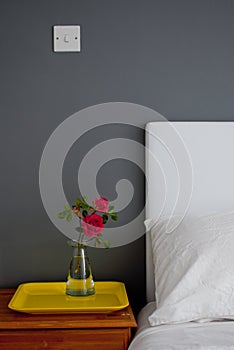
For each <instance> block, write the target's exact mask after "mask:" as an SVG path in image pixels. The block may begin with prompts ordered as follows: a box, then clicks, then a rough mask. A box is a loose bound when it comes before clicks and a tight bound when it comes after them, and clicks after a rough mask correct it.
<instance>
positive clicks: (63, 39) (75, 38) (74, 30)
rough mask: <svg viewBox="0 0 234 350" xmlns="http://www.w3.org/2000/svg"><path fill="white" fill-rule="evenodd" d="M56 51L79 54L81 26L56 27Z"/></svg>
mask: <svg viewBox="0 0 234 350" xmlns="http://www.w3.org/2000/svg"><path fill="white" fill-rule="evenodd" d="M54 51H55V52H79V51H80V26H54Z"/></svg>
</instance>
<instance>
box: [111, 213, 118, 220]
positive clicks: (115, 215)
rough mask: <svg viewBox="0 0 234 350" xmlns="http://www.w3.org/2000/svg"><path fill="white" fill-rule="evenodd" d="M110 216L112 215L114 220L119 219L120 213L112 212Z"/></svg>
mask: <svg viewBox="0 0 234 350" xmlns="http://www.w3.org/2000/svg"><path fill="white" fill-rule="evenodd" d="M110 217H111V219H112V220H114V221H117V220H118V215H117V214H116V212H112V213H110Z"/></svg>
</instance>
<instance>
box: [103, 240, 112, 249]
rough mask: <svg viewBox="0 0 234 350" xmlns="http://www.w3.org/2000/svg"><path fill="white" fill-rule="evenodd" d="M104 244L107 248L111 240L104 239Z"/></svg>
mask: <svg viewBox="0 0 234 350" xmlns="http://www.w3.org/2000/svg"><path fill="white" fill-rule="evenodd" d="M103 244H104V247H105V248H110V242H109V241H107V240H105V241H103Z"/></svg>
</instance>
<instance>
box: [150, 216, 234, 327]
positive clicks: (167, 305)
mask: <svg viewBox="0 0 234 350" xmlns="http://www.w3.org/2000/svg"><path fill="white" fill-rule="evenodd" d="M170 220H172V221H171V224H172V225H173V222H175V223H177V222H178V217H174V218H172V219H170ZM145 224H146V227H148V228H149V227H151V226H152V220H147V221H146V222H145ZM167 224H168V219H163V220H160V221H159V222H158V223H156V224H155V225H154V226H153V228H151V230H150V232H151V238H152V249H153V260H154V269H155V270H154V272H155V298H156V306H157V308H156V310H155V311H154V312H153V313H152V315H151V316H150V317H149V322H150V324H151V325H152V326H155V325H160V324H173V323H183V322H189V321H206V320H214V319H221V318H222V319H224V318H228V319H234V212H230V213H227V214H221V215H209V216H203V217H186V218H184V219H183V220H182V222H181V223H180V225H179V226H177V227H175V229H174V230H173V231H172V232H171V233H167V232H168V231H167Z"/></svg>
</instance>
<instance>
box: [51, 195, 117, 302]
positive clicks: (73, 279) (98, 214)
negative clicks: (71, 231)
mask: <svg viewBox="0 0 234 350" xmlns="http://www.w3.org/2000/svg"><path fill="white" fill-rule="evenodd" d="M74 215H75V216H76V217H78V218H79V222H80V225H79V226H78V227H76V230H77V232H78V238H77V240H76V241H75V240H73V241H71V242H70V244H71V246H72V247H73V256H72V259H71V263H70V269H69V273H68V278H67V285H66V294H68V295H72V296H87V295H92V294H94V293H95V288H94V281H93V276H92V272H91V267H90V263H89V258H88V255H87V250H86V246H87V245H89V244H92V243H94V246H95V247H99V246H100V245H103V246H104V247H105V248H109V247H110V242H109V241H108V240H105V239H103V236H102V232H103V231H104V228H105V224H106V223H107V221H108V220H109V218H111V219H112V220H114V221H116V220H117V219H118V217H117V214H116V212H115V211H114V207H113V206H109V202H108V199H107V198H104V197H99V198H96V199H94V200H93V201H92V205H90V204H89V203H88V200H87V198H86V197H82V198H77V199H76V204H75V205H73V206H72V207H70V206H69V205H67V204H66V205H65V206H64V211H62V212H60V213H59V214H58V217H59V218H60V219H66V220H67V221H68V222H70V221H71V220H72V218H73V216H74Z"/></svg>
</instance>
